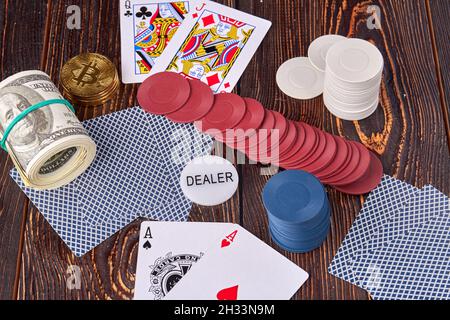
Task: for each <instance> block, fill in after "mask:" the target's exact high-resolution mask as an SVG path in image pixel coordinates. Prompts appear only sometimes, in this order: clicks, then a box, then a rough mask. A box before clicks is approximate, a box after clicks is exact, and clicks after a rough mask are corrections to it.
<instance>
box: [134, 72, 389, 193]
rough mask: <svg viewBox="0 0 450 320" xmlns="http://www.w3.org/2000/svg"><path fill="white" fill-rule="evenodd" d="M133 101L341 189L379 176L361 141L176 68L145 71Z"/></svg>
mask: <svg viewBox="0 0 450 320" xmlns="http://www.w3.org/2000/svg"><path fill="white" fill-rule="evenodd" d="M138 100H139V103H140V104H141V106H142V107H143V108H144V109H145V110H146V111H148V112H149V113H153V114H157V115H165V116H166V117H167V118H168V119H171V120H173V121H176V122H184V123H189V122H192V121H196V122H195V126H196V127H197V128H198V130H199V131H202V132H204V133H208V134H210V135H212V136H213V137H214V138H215V139H216V140H218V141H222V142H224V143H226V144H227V145H228V146H230V147H232V148H236V149H238V150H240V151H242V152H244V153H245V154H246V155H247V156H248V157H249V159H251V160H254V161H259V162H262V163H272V164H275V165H278V166H280V167H282V168H285V169H298V170H304V171H307V172H309V173H312V174H314V175H315V176H317V177H318V178H319V180H320V181H322V182H323V183H326V184H329V185H332V186H334V187H335V188H336V189H337V190H339V191H342V192H344V193H348V194H364V193H367V192H370V191H371V190H373V188H375V187H376V186H377V185H378V184H379V182H380V180H381V177H382V175H383V167H382V164H381V162H380V160H379V159H378V158H377V157H376V156H375V155H374V154H373V153H371V152H370V151H369V150H367V149H366V148H365V147H364V146H363V145H362V144H360V143H357V142H352V141H347V140H346V139H344V138H342V137H339V136H333V135H331V134H329V133H326V132H324V131H322V130H319V129H317V128H314V127H311V126H309V125H307V124H306V123H303V122H298V121H290V120H287V119H286V118H285V117H284V116H283V115H282V114H280V113H279V112H276V111H271V110H268V109H265V108H264V107H263V106H262V105H261V103H259V102H258V101H256V100H254V99H250V98H241V97H240V96H238V95H236V94H233V93H219V94H216V95H214V96H213V95H212V93H211V90H210V89H209V88H208V87H207V86H206V85H204V84H203V83H201V82H200V81H197V80H188V79H186V78H184V77H182V76H181V75H179V74H176V73H171V72H162V73H159V74H156V75H154V76H150V77H149V78H148V79H147V80H145V81H144V83H143V84H142V85H141V87H140V88H139V92H138Z"/></svg>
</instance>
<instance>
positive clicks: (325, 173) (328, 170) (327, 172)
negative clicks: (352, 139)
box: [312, 136, 350, 180]
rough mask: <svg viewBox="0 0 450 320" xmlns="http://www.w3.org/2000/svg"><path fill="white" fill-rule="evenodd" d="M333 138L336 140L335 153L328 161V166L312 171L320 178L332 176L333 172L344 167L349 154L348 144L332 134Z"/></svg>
mask: <svg viewBox="0 0 450 320" xmlns="http://www.w3.org/2000/svg"><path fill="white" fill-rule="evenodd" d="M332 137H333V138H334V140H335V141H336V147H337V151H336V155H335V156H334V158H333V160H332V161H331V162H330V164H329V165H328V166H326V167H325V168H323V169H321V170H317V171H315V172H312V173H313V174H314V175H316V177H317V178H318V179H319V180H321V179H323V178H327V177H330V176H332V175H333V174H335V173H337V172H338V171H339V170H341V169H343V168H344V165H345V164H346V163H347V161H349V159H348V154H349V149H350V148H349V146H348V145H347V143H346V142H345V140H344V139H343V138H341V137H338V136H332Z"/></svg>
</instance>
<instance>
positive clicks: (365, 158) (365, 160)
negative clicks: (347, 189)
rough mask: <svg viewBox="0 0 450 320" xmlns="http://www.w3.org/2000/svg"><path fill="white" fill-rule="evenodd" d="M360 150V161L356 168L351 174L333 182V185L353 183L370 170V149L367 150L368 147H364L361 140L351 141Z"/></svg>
mask: <svg viewBox="0 0 450 320" xmlns="http://www.w3.org/2000/svg"><path fill="white" fill-rule="evenodd" d="M351 143H352V144H353V145H354V146H355V147H356V148H357V149H358V151H359V155H360V158H359V162H358V165H357V166H356V168H354V169H353V170H352V171H351V173H350V175H349V176H347V177H345V178H344V179H340V180H339V181H337V182H334V183H332V186H345V185H348V184H351V183H353V182H355V181H357V180H359V179H360V178H361V177H362V176H363V175H364V174H365V173H366V172H367V170H369V166H370V160H371V159H370V151H369V150H367V148H366V147H364V146H363V145H362V144H361V143H359V142H353V141H352V142H351Z"/></svg>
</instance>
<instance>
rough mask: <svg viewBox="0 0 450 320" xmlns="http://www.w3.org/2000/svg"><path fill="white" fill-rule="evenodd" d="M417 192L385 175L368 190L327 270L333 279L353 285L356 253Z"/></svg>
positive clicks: (415, 189)
mask: <svg viewBox="0 0 450 320" xmlns="http://www.w3.org/2000/svg"><path fill="white" fill-rule="evenodd" d="M417 191H418V189H417V188H415V187H413V186H412V185H410V184H408V183H406V182H403V181H400V180H397V179H395V178H393V177H390V176H387V175H385V176H384V177H383V179H382V182H381V184H380V185H379V186H378V188H377V189H375V190H374V191H372V193H371V194H370V195H369V196H368V198H367V199H366V201H365V203H364V207H363V209H362V210H361V212H360V213H359V215H358V217H357V218H356V220H355V222H354V223H353V225H352V227H351V229H350V231H349V233H348V234H347V236H346V237H345V239H344V241H343V243H342V245H341V247H340V248H339V250H338V252H337V253H336V255H335V257H334V258H333V261H332V263H331V265H330V266H329V268H328V271H329V272H330V273H331V274H333V275H334V276H336V277H339V278H341V279H343V280H346V281H349V282H351V283H354V282H355V281H356V279H355V278H354V277H353V273H352V270H351V268H350V267H351V264H352V262H353V260H354V259H355V257H356V256H357V253H358V251H359V250H361V249H362V248H364V245H365V243H366V242H367V241H368V239H370V238H371V237H372V236H373V235H374V234H376V233H377V232H378V230H379V229H380V228H381V227H383V226H384V225H385V224H386V223H387V222H388V221H389V219H390V218H391V217H392V216H393V215H394V214H395V213H396V212H397V211H398V210H399V209H400V208H401V207H403V206H404V205H405V204H406V203H407V202H408V201H409V200H410V199H411V198H412V197H413V196H414V194H415V193H416V192H417Z"/></svg>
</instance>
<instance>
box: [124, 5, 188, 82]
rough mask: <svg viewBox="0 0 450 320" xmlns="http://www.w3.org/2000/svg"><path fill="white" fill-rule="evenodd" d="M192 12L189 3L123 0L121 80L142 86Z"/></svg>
mask: <svg viewBox="0 0 450 320" xmlns="http://www.w3.org/2000/svg"><path fill="white" fill-rule="evenodd" d="M188 12H189V1H172V2H170V1H168V0H121V5H120V25H121V49H122V81H123V82H124V83H140V82H142V81H144V80H145V78H147V76H148V74H149V72H150V71H151V69H152V68H153V66H154V65H155V63H156V61H157V59H158V57H159V56H160V55H161V54H162V53H163V51H164V50H165V48H166V47H167V45H168V43H169V42H170V40H171V39H172V38H173V36H174V35H175V33H176V32H177V30H178V27H179V26H180V25H181V23H182V22H183V20H184V18H185V16H186V15H187V14H188Z"/></svg>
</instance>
